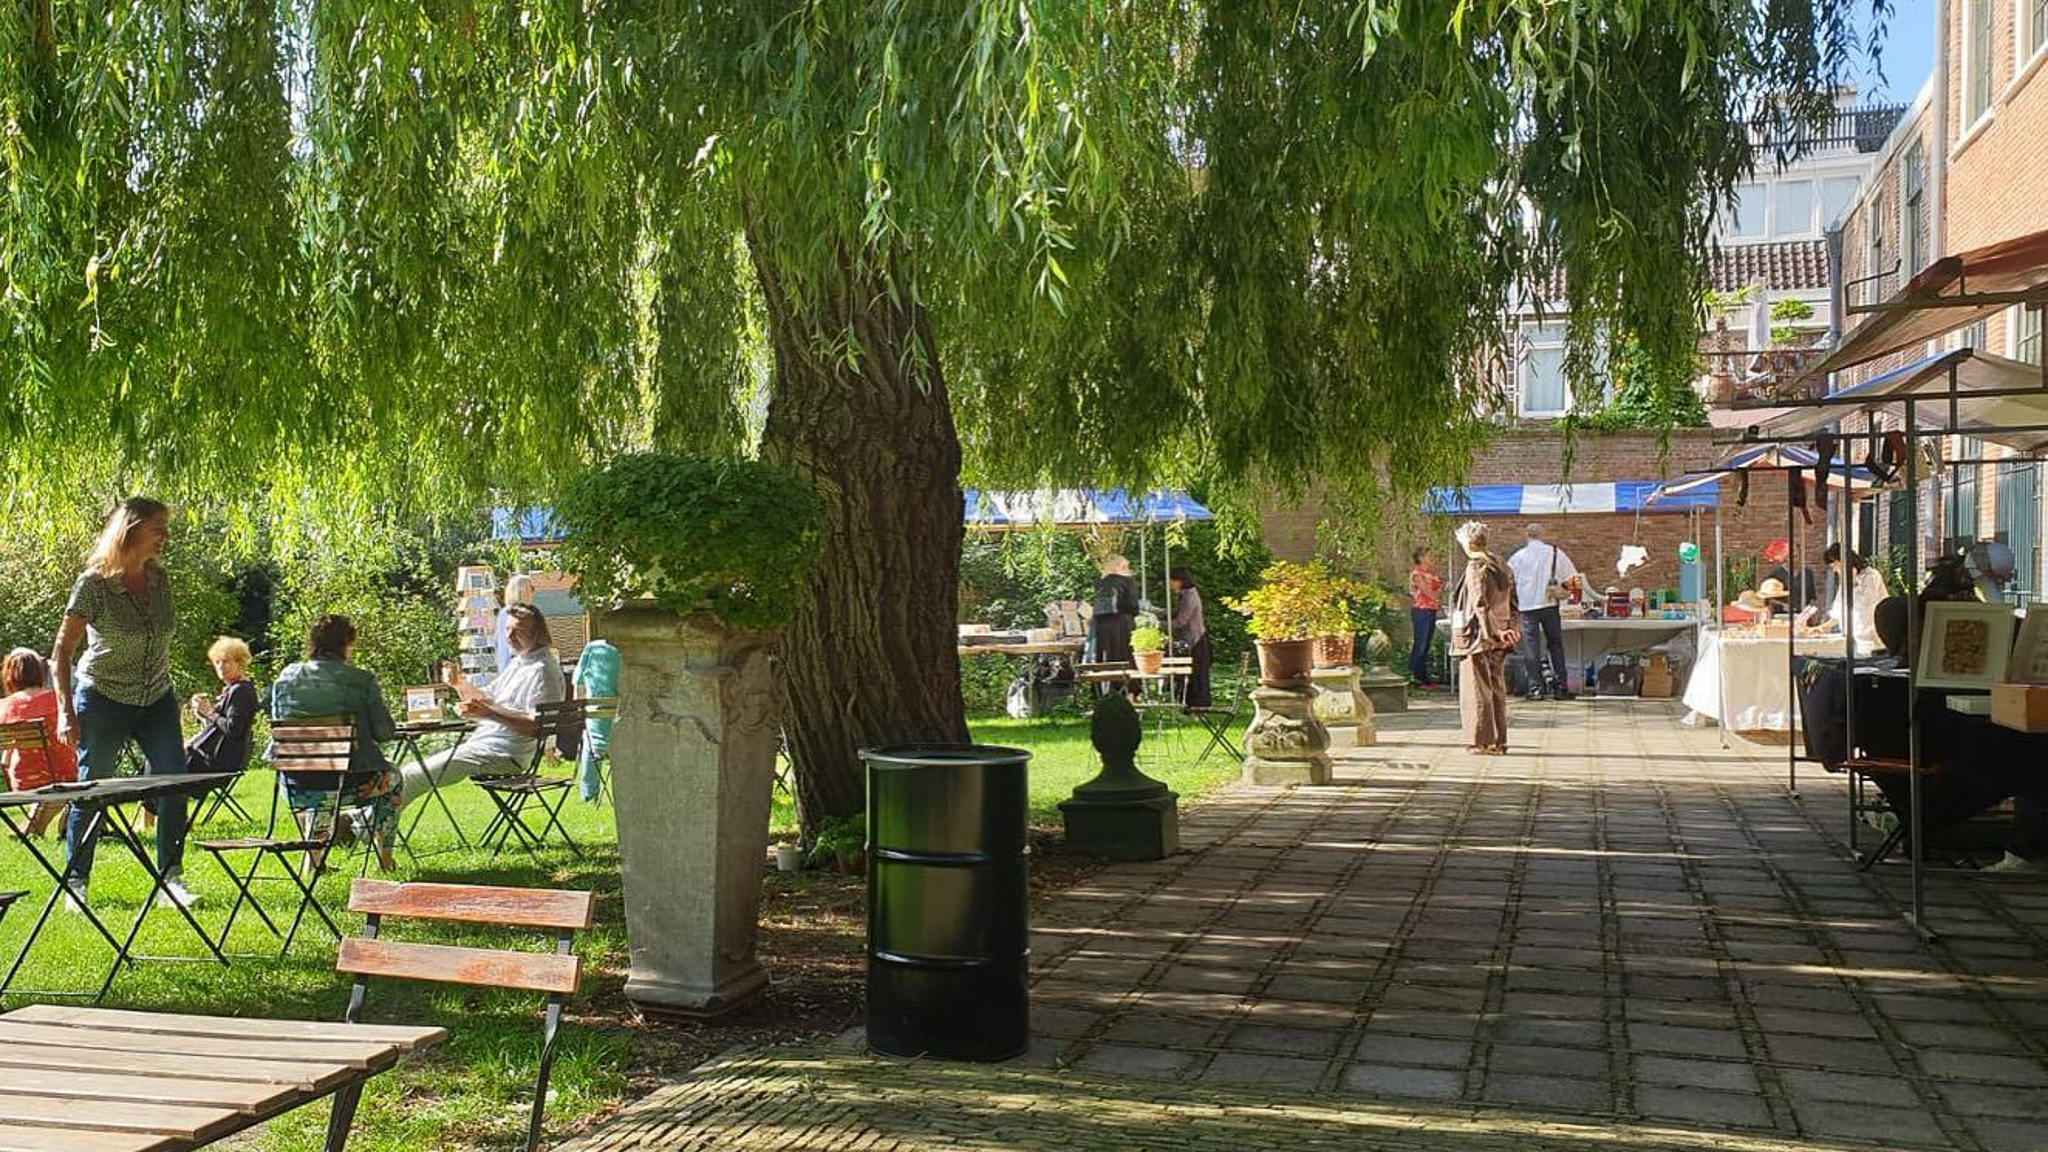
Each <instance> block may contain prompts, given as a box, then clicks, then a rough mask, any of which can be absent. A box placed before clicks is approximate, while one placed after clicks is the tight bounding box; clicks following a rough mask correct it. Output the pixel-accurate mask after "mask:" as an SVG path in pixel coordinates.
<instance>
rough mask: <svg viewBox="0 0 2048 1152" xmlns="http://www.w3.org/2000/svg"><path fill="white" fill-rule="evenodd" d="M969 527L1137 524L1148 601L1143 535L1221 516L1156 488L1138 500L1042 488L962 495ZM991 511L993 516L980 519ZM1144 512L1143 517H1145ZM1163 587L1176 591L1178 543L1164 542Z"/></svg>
mask: <svg viewBox="0 0 2048 1152" xmlns="http://www.w3.org/2000/svg"><path fill="white" fill-rule="evenodd" d="M961 498H962V504H963V513H962V514H963V516H964V517H965V520H966V524H967V527H968V528H970V529H973V530H975V531H982V532H1018V531H1029V530H1030V529H1033V528H1103V527H1115V526H1118V525H1136V526H1138V527H1139V528H1140V532H1139V533H1138V596H1139V598H1140V599H1149V596H1148V594H1147V584H1146V574H1147V571H1148V569H1149V567H1150V562H1149V560H1148V559H1147V557H1146V548H1147V545H1148V541H1147V540H1146V537H1145V533H1144V532H1143V531H1142V529H1144V528H1148V527H1150V526H1152V525H1154V524H1186V523H1189V522H1190V521H1201V520H1214V519H1215V518H1216V514H1215V513H1214V512H1211V511H1209V510H1208V509H1207V508H1204V507H1203V506H1202V505H1201V504H1199V503H1197V502H1196V501H1195V500H1194V498H1193V497H1191V496H1189V495H1188V494H1187V493H1185V492H1174V491H1169V490H1167V489H1163V488H1156V489H1153V490H1152V491H1150V492H1147V493H1145V494H1144V495H1143V496H1142V497H1140V498H1138V499H1136V500H1134V499H1132V498H1131V496H1130V494H1129V493H1128V492H1126V491H1124V490H1123V489H1121V488H1109V489H1103V490H1096V489H1091V488H1039V489H1034V490H1030V491H1023V492H989V491H984V490H982V489H977V488H969V489H966V490H964V491H963V492H962V493H961ZM984 508H986V509H989V510H990V511H991V512H993V514H994V515H993V516H989V517H987V518H977V517H980V516H982V515H984V514H983V512H982V510H983V509H984ZM1139 513H1142V515H1140V514H1139ZM1162 543H1163V545H1164V547H1163V548H1162V549H1161V555H1162V558H1163V559H1162V561H1161V566H1160V573H1161V575H1160V587H1161V588H1162V589H1168V590H1170V589H1171V584H1172V572H1173V542H1172V540H1171V539H1170V538H1169V539H1167V540H1164V541H1162ZM1165 623H1166V627H1165V629H1164V631H1165V632H1166V641H1167V643H1168V644H1169V645H1171V644H1172V643H1173V611H1172V608H1171V606H1169V607H1168V610H1167V612H1166V620H1165Z"/></svg>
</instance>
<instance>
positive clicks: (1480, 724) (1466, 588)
mask: <svg viewBox="0 0 2048 1152" xmlns="http://www.w3.org/2000/svg"><path fill="white" fill-rule="evenodd" d="M1457 538H1458V546H1459V547H1460V548H1461V549H1462V550H1463V551H1464V553H1465V577H1464V579H1462V580H1460V581H1459V582H1458V592H1457V600H1456V602H1455V606H1456V611H1455V612H1454V613H1453V615H1452V617H1451V619H1452V621H1453V624H1452V626H1451V634H1450V638H1449V639H1450V644H1449V647H1450V653H1451V658H1452V659H1454V660H1456V661H1458V662H1459V666H1458V716H1459V719H1460V720H1461V721H1462V722H1463V724H1464V728H1465V742H1466V745H1467V746H1468V747H1469V748H1470V749H1471V750H1472V751H1474V752H1477V753H1479V754H1481V755H1483V756H1498V755H1500V754H1501V753H1503V752H1506V751H1507V749H1508V685H1507V675H1506V672H1507V659H1508V653H1509V652H1511V651H1513V650H1514V647H1515V645H1516V644H1517V643H1519V642H1520V641H1521V639H1522V636H1521V633H1520V632H1518V631H1517V630H1516V628H1515V623H1516V618H1517V617H1518V616H1519V615H1520V613H1518V612H1517V611H1516V608H1517V606H1518V602H1517V600H1516V594H1515V579H1514V575H1513V574H1512V573H1511V572H1509V571H1508V566H1507V565H1505V564H1503V563H1501V562H1500V558H1499V557H1497V556H1495V555H1494V554H1493V553H1492V552H1489V551H1488V550H1487V547H1486V525H1484V524H1481V523H1479V522H1478V521H1477V520H1471V521H1467V522H1466V523H1464V524H1462V525H1460V526H1459V527H1458V533H1457Z"/></svg>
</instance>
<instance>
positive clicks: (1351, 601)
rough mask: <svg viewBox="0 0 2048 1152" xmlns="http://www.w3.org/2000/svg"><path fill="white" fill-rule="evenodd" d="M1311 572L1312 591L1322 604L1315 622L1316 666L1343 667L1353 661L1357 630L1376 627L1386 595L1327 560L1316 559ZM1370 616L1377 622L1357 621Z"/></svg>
mask: <svg viewBox="0 0 2048 1152" xmlns="http://www.w3.org/2000/svg"><path fill="white" fill-rule="evenodd" d="M1310 571H1311V577H1312V580H1313V588H1312V590H1313V592H1314V594H1315V595H1316V596H1317V597H1318V598H1319V599H1320V600H1321V601H1322V604H1323V608H1322V611H1321V612H1320V614H1319V616H1318V619H1317V620H1316V623H1315V666H1316V667H1318V668H1342V667H1344V666H1345V665H1347V664H1349V663H1351V659H1352V655H1353V652H1354V645H1355V642H1356V638H1357V635H1358V633H1359V632H1360V631H1370V630H1371V628H1372V627H1376V626H1377V621H1378V618H1379V608H1380V605H1381V604H1382V603H1383V602H1384V598H1383V597H1381V595H1380V591H1379V589H1377V588H1375V587H1373V586H1372V585H1370V584H1367V583H1366V582H1364V581H1362V580H1355V579H1352V578H1351V577H1349V576H1346V575H1344V574H1343V573H1341V572H1339V571H1337V570H1336V569H1335V568H1334V567H1332V566H1330V565H1329V564H1328V563H1326V562H1323V561H1317V562H1316V563H1315V564H1314V565H1311V568H1310ZM1368 617H1369V618H1370V619H1371V620H1372V621H1373V622H1374V623H1373V624H1371V625H1368V626H1367V627H1365V628H1361V627H1360V626H1359V623H1358V621H1359V620H1360V619H1361V618H1368Z"/></svg>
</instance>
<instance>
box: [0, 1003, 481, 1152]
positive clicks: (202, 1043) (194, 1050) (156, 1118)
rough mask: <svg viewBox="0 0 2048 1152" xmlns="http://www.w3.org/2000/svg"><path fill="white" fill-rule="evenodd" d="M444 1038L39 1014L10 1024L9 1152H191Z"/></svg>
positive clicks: (4, 1147) (1, 1119) (146, 1015)
mask: <svg viewBox="0 0 2048 1152" xmlns="http://www.w3.org/2000/svg"><path fill="white" fill-rule="evenodd" d="M445 1035H446V1033H445V1032H444V1031H443V1030H441V1029H439V1028H413V1027H404V1026H392V1025H354V1024H328V1023H322V1022H318V1021H302V1020H251V1019H245V1018H240V1017H209V1016H180V1015H173V1014H168V1013H166V1014H161V1015H159V1014H156V1013H150V1012H128V1011H121V1010H118V1009H100V1008H69V1007H62V1006H58V1005H39V1006H36V1007H32V1008H24V1009H22V1010H20V1011H18V1012H11V1013H9V1014H7V1015H5V1016H0V1084H4V1085H6V1090H5V1091H0V1152H188V1150H189V1149H195V1148H201V1147H204V1146H206V1145H208V1144H211V1143H213V1142H214V1141H216V1140H219V1139H221V1138H222V1137H225V1136H228V1135H231V1134H233V1133H235V1132H239V1131H242V1130H243V1129H245V1128H248V1127H251V1126H252V1125H255V1124H258V1123H260V1122H262V1121H264V1120H267V1119H269V1118H270V1117H272V1116H277V1115H280V1114H282V1113H285V1112H289V1111H291V1110H292V1109H294V1108H297V1107H299V1106H301V1105H304V1104H308V1103H313V1102H315V1101H318V1102H320V1103H321V1105H322V1106H324V1103H325V1098H326V1097H327V1095H328V1094H329V1093H331V1092H332V1091H334V1090H335V1089H336V1088H337V1087H339V1086H341V1085H343V1084H347V1083H349V1082H352V1081H360V1080H364V1079H367V1078H368V1077H369V1076H371V1075H373V1074H375V1073H376V1072H379V1071H382V1070H383V1069H385V1068H387V1067H389V1066H390V1065H391V1064H392V1063H394V1062H395V1061H396V1060H397V1059H398V1058H399V1056H401V1055H403V1054H404V1053H406V1052H409V1051H413V1050H416V1049H420V1048H425V1047H427V1046H429V1045H431V1044H433V1043H435V1042H436V1041H439V1040H441V1039H442V1038H443V1037H444V1036H445Z"/></svg>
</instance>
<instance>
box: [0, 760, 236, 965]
mask: <svg viewBox="0 0 2048 1152" xmlns="http://www.w3.org/2000/svg"><path fill="white" fill-rule="evenodd" d="M233 779H234V774H233V773H231V772H202V773H191V774H180V775H175V776H116V777H112V778H109V779H105V780H88V781H79V782H76V783H70V784H58V785H53V786H51V787H47V788H38V789H36V790H35V791H32V792H0V823H4V824H6V825H7V831H8V832H9V833H10V834H12V835H13V837H14V838H15V839H16V840H17V841H19V842H20V843H21V845H22V846H23V847H25V848H27V849H28V853H29V855H30V856H32V857H34V859H35V862H36V864H37V865H38V866H39V867H41V868H42V870H43V871H44V872H45V873H47V874H48V875H49V877H50V880H51V882H52V883H53V884H54V885H55V888H54V889H52V891H51V892H50V898H49V899H48V900H45V901H43V911H42V914H41V915H39V916H37V917H36V922H35V924H34V925H33V926H31V927H30V928H29V930H28V938H27V939H26V940H23V941H22V943H21V951H20V952H18V953H16V954H15V957H14V963H13V964H12V965H10V966H9V967H8V969H7V975H6V976H5V977H0V995H5V994H6V993H7V990H8V989H9V988H11V987H12V986H13V984H14V978H15V976H16V975H18V974H19V973H20V971H21V966H22V964H23V963H25V962H26V961H27V960H28V954H29V950H30V949H32V948H34V947H35V943H36V938H37V937H38V936H40V935H41V934H42V931H43V926H44V925H46V924H48V923H49V920H50V913H51V912H52V911H54V910H55V909H56V907H57V901H59V900H61V899H63V898H64V896H65V887H64V871H63V869H61V868H59V867H58V866H57V865H56V864H54V863H53V862H51V860H50V858H49V857H48V856H45V855H44V854H43V850H42V848H41V847H40V846H38V845H37V843H36V842H35V840H34V839H33V838H31V837H29V836H27V835H25V834H24V830H23V827H22V825H21V824H20V823H18V822H17V821H16V818H15V814H14V810H15V809H17V808H32V807H34V806H36V805H38V804H46V803H49V802H51V801H55V800H61V801H63V802H65V803H67V804H71V805H74V806H76V807H77V808H78V809H79V810H80V812H82V813H83V815H84V817H85V823H84V826H83V827H82V828H81V829H80V830H79V831H80V835H81V837H91V836H93V835H95V834H98V835H100V836H101V837H102V838H104V837H108V836H111V837H112V838H113V839H114V840H115V841H116V842H117V843H119V844H120V845H121V846H122V847H124V848H126V849H128V854H129V855H131V856H133V857H135V862H136V863H138V864H140V865H142V870H143V871H144V872H145V873H147V874H148V876H149V884H150V890H149V892H148V893H146V894H145V895H144V896H143V898H142V906H141V907H140V908H138V909H136V912H135V920H134V922H133V923H131V924H130V925H129V926H128V935H127V936H126V937H125V938H117V937H116V936H115V935H114V933H113V931H112V930H110V929H109V928H108V927H107V925H106V922H105V921H104V920H101V919H100V916H99V913H97V912H95V911H94V910H93V907H92V901H91V897H90V895H88V896H87V898H86V899H85V900H82V901H80V902H79V911H80V912H82V913H84V914H85V918H86V920H87V921H89V922H90V923H91V924H92V926H93V928H94V930H96V931H97V932H99V934H100V936H101V937H102V938H103V939H105V940H106V942H107V944H108V945H109V946H111V947H112V948H113V949H114V961H113V963H112V964H110V965H109V966H108V967H107V977H106V979H105V980H103V981H101V982H100V988H99V991H98V992H94V993H92V994H91V996H90V998H91V999H92V1001H93V1002H94V1003H98V1002H99V1001H100V1000H101V999H102V998H104V997H105V996H106V994H107V989H109V988H112V987H113V986H114V977H115V975H116V974H117V973H119V972H120V971H121V965H123V964H132V963H134V961H135V959H136V958H135V957H133V956H132V955H131V952H132V950H133V949H134V947H135V938H136V936H137V935H139V934H140V933H141V931H142V922H143V921H144V920H146V919H148V918H149V913H150V910H151V909H152V908H154V907H155V906H156V897H157V896H158V895H160V894H165V888H164V876H163V873H161V872H159V871H157V867H156V862H155V861H154V860H151V859H150V854H149V850H148V849H147V848H146V847H145V846H144V845H143V843H142V838H141V836H139V835H138V834H137V833H136V831H135V828H134V826H133V825H131V824H130V823H129V822H128V817H127V815H126V814H125V813H123V812H122V811H121V807H120V806H121V805H123V804H133V803H137V802H139V801H147V800H158V799H163V798H167V797H172V796H183V797H186V798H188V799H190V798H193V797H196V796H201V795H204V794H205V793H207V792H209V791H211V790H212V789H214V788H216V787H218V786H220V785H222V784H226V783H228V782H230V781H232V780H233ZM88 891H90V890H89V889H88ZM165 903H167V904H169V905H170V906H171V907H172V908H174V909H176V910H177V913H178V915H179V916H180V917H181V918H183V920H184V921H185V923H186V924H188V925H190V926H191V928H192V932H193V934H194V935H196V936H198V937H199V939H200V942H201V943H204V944H205V945H206V950H207V951H208V952H211V953H213V958H214V959H216V960H218V961H220V962H221V964H222V965H223V966H225V965H226V964H227V962H228V958H227V954H226V953H224V952H222V951H221V947H220V942H219V941H217V940H215V939H214V938H213V937H212V936H209V935H208V934H207V932H206V929H205V928H203V927H201V926H200V924H199V921H198V920H196V919H194V918H193V916H192V912H191V910H190V909H188V908H186V907H185V906H183V905H182V904H179V903H178V902H177V901H175V900H166V901H165ZM158 959H181V960H184V959H200V957H158ZM36 994H37V995H43V996H60V997H85V996H86V995H87V994H86V993H84V992H39V993H36Z"/></svg>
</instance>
